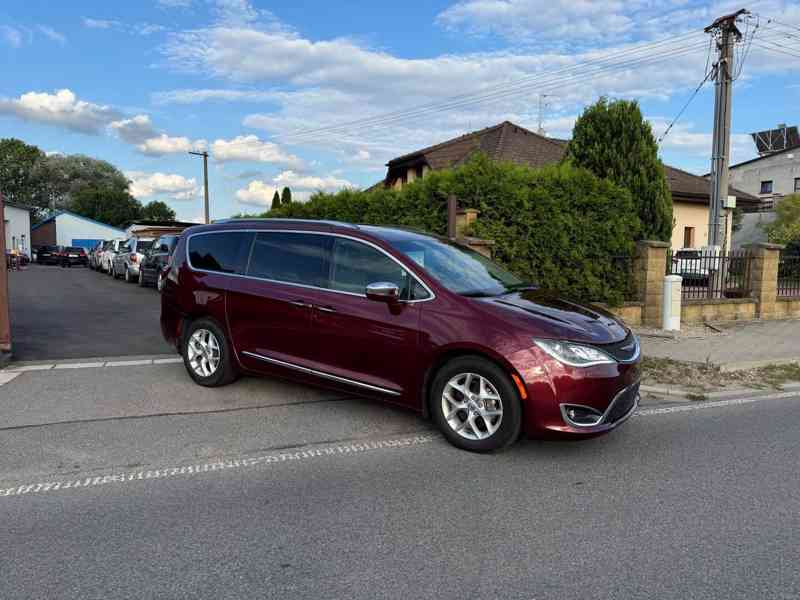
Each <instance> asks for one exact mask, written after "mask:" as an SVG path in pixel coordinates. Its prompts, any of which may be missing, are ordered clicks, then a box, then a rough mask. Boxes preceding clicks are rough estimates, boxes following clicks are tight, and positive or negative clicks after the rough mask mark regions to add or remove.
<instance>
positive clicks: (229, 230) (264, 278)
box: [185, 229, 436, 304]
mask: <svg viewBox="0 0 800 600" xmlns="http://www.w3.org/2000/svg"><path fill="white" fill-rule="evenodd" d="M231 232H243V233H256V234H258V233H305V234H311V235H327V236H331V237H339V238H344V239H348V240H353V241H355V242H361V243H362V244H366V245H367V246H371V247H372V248H374V249H375V250H377V251H378V252H380V253H381V254H383V255H385V256H387V257H388V258H390V259H391V260H393V261H394V262H395V263H397V264H398V265H399V266H400V267H401V268H402V269H405V270H406V271H407V272H408V273H409V274H410V275H411V277H412V278H413V279H414V280H415V281H416V282H417V283H419V284H420V285H421V286H422V287H423V288H424V289H425V291H426V292H428V294H429V296H428V297H427V298H420V299H419V300H398V302H402V303H403V304H416V303H418V302H430V301H431V300H435V299H436V294H435V293H434V292H433V290H432V289H431V288H430V287H428V285H427V284H426V283H425V282H424V281H422V279H420V277H419V275H417V274H416V273H415V272H414V271H413V270H412V269H410V268H408V267H407V266H406V265H404V264H403V263H401V262H400V261H399V260H397V259H396V258H395V257H394V256H392V255H391V254H390V253H389V252H387V251H386V250H384V249H383V248H381V247H380V246H378V245H377V244H375V243H373V242H371V241H369V240H365V239H362V238H359V237H355V236H352V235H345V234H343V233H333V232H329V231H308V230H305V229H219V230H217V231H198V232H197V233H193V234H191V235H189V236H187V238H186V250H185V252H186V264H187V265H189V268H190V269H191V270H192V271H195V272H196V273H210V274H212V275H227V276H229V277H241V278H244V279H253V280H255V281H266V282H268V283H280V284H282V285H291V286H295V287H300V288H306V289H311V290H321V291H323V292H331V293H334V294H345V295H347V296H355V297H357V298H364V299H366V298H367V295H366V294H357V293H355V292H345V291H343V290H334V289H331V288H323V287H319V286H316V285H308V284H305V283H294V282H292V281H282V280H280V279H267V278H266V277H255V276H253V275H245V274H241V273H225V272H224V271H209V270H207V269H198V268H196V267H195V266H194V265H192V259H191V258H190V256H189V243H190V242H191V240H192V238H193V237H196V236H198V235H215V234H220V233H231ZM255 244H256V240H255V238H253V242H252V245H251V246H250V255H249V256H248V258H247V265H246V268H247V267H249V266H250V259H251V258H252V253H253V248H255Z"/></svg>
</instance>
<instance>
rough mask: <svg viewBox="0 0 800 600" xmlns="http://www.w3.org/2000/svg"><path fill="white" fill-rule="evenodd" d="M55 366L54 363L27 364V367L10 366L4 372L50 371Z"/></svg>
mask: <svg viewBox="0 0 800 600" xmlns="http://www.w3.org/2000/svg"><path fill="white" fill-rule="evenodd" d="M53 367H55V365H54V364H50V365H27V366H25V367H8V368H7V369H5V371H4V372H6V373H25V372H27V371H49V370H50V369H52V368H53Z"/></svg>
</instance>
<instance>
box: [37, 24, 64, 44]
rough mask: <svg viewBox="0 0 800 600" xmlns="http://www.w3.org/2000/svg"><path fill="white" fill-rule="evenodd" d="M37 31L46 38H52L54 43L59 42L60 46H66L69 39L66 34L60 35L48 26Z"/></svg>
mask: <svg viewBox="0 0 800 600" xmlns="http://www.w3.org/2000/svg"><path fill="white" fill-rule="evenodd" d="M37 29H38V30H39V31H40V32H41V33H42V34H43V35H44V36H46V37H48V38H50V39H51V40H53V41H54V42H58V43H59V44H62V45H63V44H66V43H67V38H66V36H64V34H62V33H59V32H58V31H56V30H55V29H53V28H52V27H48V26H47V25H39V26H38V27H37Z"/></svg>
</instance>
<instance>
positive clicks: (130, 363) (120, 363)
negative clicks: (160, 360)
mask: <svg viewBox="0 0 800 600" xmlns="http://www.w3.org/2000/svg"><path fill="white" fill-rule="evenodd" d="M152 364H153V359H148V360H113V361H110V362H107V363H105V365H106V366H107V367H138V366H140V365H152ZM101 366H102V365H101Z"/></svg>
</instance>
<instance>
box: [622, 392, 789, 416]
mask: <svg viewBox="0 0 800 600" xmlns="http://www.w3.org/2000/svg"><path fill="white" fill-rule="evenodd" d="M798 397H800V394H798V392H797V391H796V390H795V391H792V392H778V393H775V394H766V395H764V396H752V397H749V398H732V399H730V400H700V401H697V402H693V403H691V404H681V405H680V406H663V407H660V408H640V409H639V410H637V411H636V412H635V413H634V416H639V417H649V416H653V415H667V414H670V413H679V412H691V411H695V410H708V409H709V408H719V407H722V406H735V405H737V404H753V403H755V402H764V401H767V400H781V399H785V398H798Z"/></svg>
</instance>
